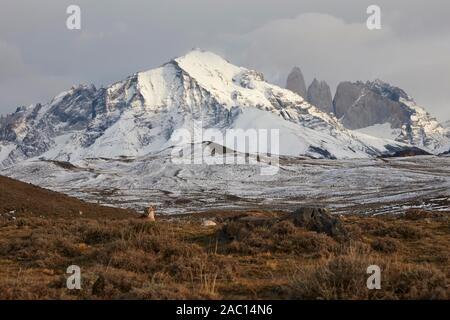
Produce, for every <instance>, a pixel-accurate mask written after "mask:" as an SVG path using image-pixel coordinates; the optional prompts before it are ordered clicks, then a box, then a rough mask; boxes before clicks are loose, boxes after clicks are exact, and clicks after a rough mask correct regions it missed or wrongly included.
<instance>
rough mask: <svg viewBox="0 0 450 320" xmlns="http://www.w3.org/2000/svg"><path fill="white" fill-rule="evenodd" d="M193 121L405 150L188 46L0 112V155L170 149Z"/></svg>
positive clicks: (291, 142)
mask: <svg viewBox="0 0 450 320" xmlns="http://www.w3.org/2000/svg"><path fill="white" fill-rule="evenodd" d="M405 103H410V101H409V100H408V101H405ZM193 120H195V121H197V122H198V121H201V125H202V126H203V127H204V128H205V129H206V128H216V129H220V130H227V129H249V128H253V129H272V128H273V129H279V130H280V142H281V145H280V151H279V153H280V154H284V155H294V156H298V155H306V156H311V157H316V158H367V157H372V156H379V155H385V154H393V153H396V152H398V151H401V150H405V149H408V148H409V147H408V146H407V145H405V144H402V143H398V142H394V141H392V140H386V139H378V138H374V137H370V136H367V135H365V134H361V133H356V132H352V131H351V130H348V129H346V128H344V127H343V126H342V125H341V124H340V123H339V122H338V121H337V119H335V118H334V117H333V116H330V115H328V114H326V113H323V112H321V111H319V110H318V109H317V108H315V107H314V106H312V105H310V104H309V103H307V102H306V101H305V100H304V99H303V98H302V97H300V96H299V95H297V94H295V93H293V92H291V91H289V90H286V89H282V88H280V87H278V86H275V85H272V84H269V83H267V82H265V81H264V77H263V75H262V74H261V73H258V72H256V71H253V70H248V69H246V68H242V67H237V66H235V65H233V64H231V63H229V62H227V61H226V60H224V59H223V58H221V57H219V56H217V55H215V54H213V53H210V52H204V51H201V50H193V51H191V52H190V53H188V54H187V55H185V56H183V57H180V58H177V59H174V60H172V61H170V62H168V63H166V64H164V65H163V66H161V67H159V68H156V69H153V70H150V71H145V72H139V73H136V74H133V75H132V76H130V77H128V78H127V79H125V80H123V81H120V82H117V83H115V84H113V85H111V86H109V87H107V88H99V89H97V88H95V87H94V86H92V85H91V86H86V85H80V86H76V87H73V88H71V89H70V90H68V91H66V92H63V93H61V94H59V95H58V96H56V97H55V98H54V99H53V100H52V101H51V102H50V103H47V104H35V105H31V106H29V107H26V108H25V107H22V108H19V109H17V111H16V112H15V113H13V114H11V115H8V116H6V117H2V118H1V120H0V163H1V166H2V167H8V166H11V165H14V164H15V163H17V162H18V161H21V160H24V159H30V158H36V157H38V158H45V159H51V160H62V161H76V160H80V159H86V158H93V157H107V158H111V157H120V156H143V155H148V154H151V153H156V152H159V151H161V150H165V149H167V148H170V147H172V146H173V145H174V142H173V141H172V140H171V137H172V135H173V133H174V132H175V130H176V129H180V128H186V129H188V130H192V128H193ZM417 121H420V119H418V120H417ZM432 129H434V128H432ZM196 142H200V141H196ZM402 142H403V141H402ZM405 142H408V141H406V140H405ZM238 151H240V150H238Z"/></svg>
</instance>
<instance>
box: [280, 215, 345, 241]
mask: <svg viewBox="0 0 450 320" xmlns="http://www.w3.org/2000/svg"><path fill="white" fill-rule="evenodd" d="M288 219H291V220H292V221H293V222H294V224H295V225H296V226H297V227H302V228H305V229H308V230H310V231H315V232H319V233H325V234H327V235H329V236H330V237H335V238H344V237H346V236H347V231H346V230H345V228H344V225H343V224H342V222H341V221H340V220H339V218H338V217H335V216H333V215H331V214H330V213H329V211H328V210H327V209H323V208H299V209H297V210H295V211H294V212H293V213H292V214H291V215H290V216H289V218H288Z"/></svg>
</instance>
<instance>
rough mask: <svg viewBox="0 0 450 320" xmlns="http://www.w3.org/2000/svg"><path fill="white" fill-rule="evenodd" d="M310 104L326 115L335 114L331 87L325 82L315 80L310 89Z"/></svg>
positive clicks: (308, 96) (308, 94) (308, 95)
mask: <svg viewBox="0 0 450 320" xmlns="http://www.w3.org/2000/svg"><path fill="white" fill-rule="evenodd" d="M307 99H308V102H309V103H311V104H312V105H313V106H315V107H317V108H319V110H321V111H323V112H326V113H334V110H333V98H332V96H331V90H330V86H329V85H328V84H327V83H326V82H325V81H318V80H317V79H314V80H313V82H312V83H311V84H310V85H309V87H308V93H307Z"/></svg>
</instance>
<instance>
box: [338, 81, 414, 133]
mask: <svg viewBox="0 0 450 320" xmlns="http://www.w3.org/2000/svg"><path fill="white" fill-rule="evenodd" d="M400 98H404V99H409V97H408V95H407V94H406V93H405V92H404V91H403V90H401V89H399V88H395V87H391V86H389V85H387V84H384V83H382V82H381V81H376V82H366V83H363V82H356V83H351V82H341V83H340V84H339V85H338V87H337V89H336V95H335V97H334V101H333V104H334V110H335V114H336V117H337V118H338V119H341V122H342V124H343V125H344V126H345V127H346V128H348V129H361V128H365V127H369V126H372V125H375V124H380V123H387V122H389V123H390V124H391V126H392V128H402V126H403V125H405V124H407V123H409V122H410V118H411V115H412V110H411V109H410V108H408V107H407V106H405V105H404V104H403V103H402V102H400Z"/></svg>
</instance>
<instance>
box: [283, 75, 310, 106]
mask: <svg viewBox="0 0 450 320" xmlns="http://www.w3.org/2000/svg"><path fill="white" fill-rule="evenodd" d="M286 89H289V90H291V91H292V92H295V93H297V94H298V95H300V96H302V97H303V98H305V99H306V97H307V91H306V84H305V78H304V77H303V73H302V71H301V70H300V68H299V67H295V68H294V69H292V71H291V73H290V74H289V76H288V78H287V81H286Z"/></svg>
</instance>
